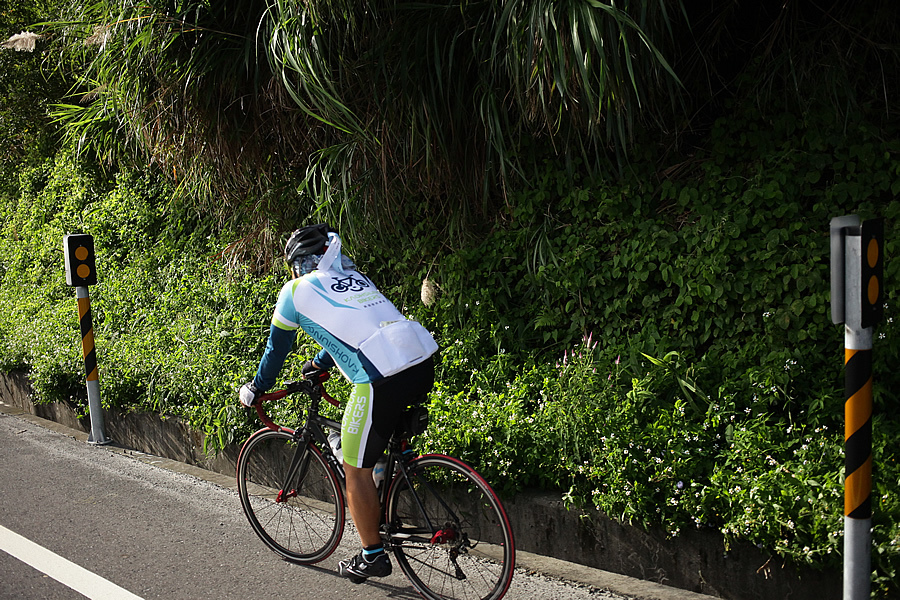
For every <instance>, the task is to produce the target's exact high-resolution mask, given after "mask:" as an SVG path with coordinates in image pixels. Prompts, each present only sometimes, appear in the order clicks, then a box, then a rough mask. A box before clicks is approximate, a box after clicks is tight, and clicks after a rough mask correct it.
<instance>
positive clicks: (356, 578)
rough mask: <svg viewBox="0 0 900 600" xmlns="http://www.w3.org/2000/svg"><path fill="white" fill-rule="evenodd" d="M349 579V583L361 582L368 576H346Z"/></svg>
mask: <svg viewBox="0 0 900 600" xmlns="http://www.w3.org/2000/svg"><path fill="white" fill-rule="evenodd" d="M347 579H349V580H350V583H357V584H359V583H363V582H364V581H365V580H366V579H368V577H347Z"/></svg>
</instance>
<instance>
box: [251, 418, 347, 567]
mask: <svg viewBox="0 0 900 600" xmlns="http://www.w3.org/2000/svg"><path fill="white" fill-rule="evenodd" d="M296 451H297V441H296V440H295V439H294V436H293V435H292V434H291V433H288V432H285V431H274V430H271V429H263V430H260V431H258V432H256V433H255V434H253V435H252V436H250V438H249V439H248V440H247V441H246V442H245V443H244V447H243V448H241V453H240V455H239V457H238V464H237V484H238V494H239V495H240V498H241V507H242V508H243V509H244V514H245V515H246V516H247V520H249V521H250V525H251V526H252V527H253V530H254V531H255V532H256V535H258V536H259V538H260V539H261V540H262V541H263V542H264V543H265V544H266V546H268V547H269V548H270V549H271V550H273V551H274V552H276V553H277V554H279V555H281V556H282V557H284V558H286V559H288V560H290V561H293V562H296V563H299V564H307V565H308V564H314V563H317V562H319V561H321V560H324V559H325V558H327V557H328V556H329V555H331V553H332V552H334V550H335V549H336V548H337V546H338V544H339V543H340V541H341V536H342V535H343V533H344V517H345V512H344V511H345V509H344V495H343V492H342V490H341V485H340V483H339V482H338V478H337V475H336V474H335V473H334V471H332V470H331V468H330V467H329V466H328V464H327V463H326V462H325V459H324V458H323V457H322V453H321V451H320V450H319V449H318V448H317V447H316V446H315V445H314V444H313V443H312V442H310V443H308V444H307V445H306V449H305V451H304V453H303V454H302V455H300V456H297V458H298V459H299V460H300V462H301V465H302V467H303V468H302V469H295V474H294V475H293V477H292V481H291V482H290V484H289V485H284V486H283V485H282V483H281V482H282V480H283V479H284V478H285V477H286V476H287V473H288V471H289V468H290V465H291V460H292V458H294V457H295V455H296ZM301 471H303V472H302V473H301ZM285 489H287V492H285V491H284V490H285Z"/></svg>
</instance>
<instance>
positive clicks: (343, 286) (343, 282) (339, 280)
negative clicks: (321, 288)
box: [331, 275, 369, 293]
mask: <svg viewBox="0 0 900 600" xmlns="http://www.w3.org/2000/svg"><path fill="white" fill-rule="evenodd" d="M332 279H334V281H335V282H336V283H333V284H331V289H332V291H335V292H338V293H343V292H361V291H363V290H364V289H366V288H367V287H369V282H368V281H366V280H365V279H356V278H355V277H353V275H347V276H346V277H332Z"/></svg>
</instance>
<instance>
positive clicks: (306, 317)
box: [239, 223, 437, 582]
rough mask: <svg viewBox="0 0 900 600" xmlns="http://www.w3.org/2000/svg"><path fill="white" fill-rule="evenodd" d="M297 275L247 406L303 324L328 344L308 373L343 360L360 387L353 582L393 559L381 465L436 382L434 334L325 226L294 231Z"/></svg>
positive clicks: (350, 499) (350, 448)
mask: <svg viewBox="0 0 900 600" xmlns="http://www.w3.org/2000/svg"><path fill="white" fill-rule="evenodd" d="M284 258H285V261H286V262H287V264H288V267H289V268H290V270H291V280H290V281H288V282H287V283H286V284H285V285H284V287H283V288H282V289H281V293H280V294H279V296H278V302H277V304H276V305H275V313H274V316H273V317H272V325H271V328H270V332H269V340H268V343H267V344H266V350H265V353H264V354H263V357H262V359H261V360H260V363H259V368H258V370H257V372H256V376H255V377H254V378H253V380H252V381H249V382H247V383H245V384H244V385H243V386H242V387H241V389H240V392H239V395H240V399H241V402H242V403H243V404H244V405H245V406H248V407H249V406H253V404H254V403H255V402H256V400H257V399H258V398H259V396H260V395H261V394H262V393H264V392H265V391H266V390H268V389H270V388H271V387H272V386H273V385H274V384H275V379H276V378H277V376H278V373H279V372H280V370H281V367H282V366H283V365H284V361H285V358H286V357H287V355H288V353H289V352H290V350H291V347H292V346H293V342H294V339H295V337H296V334H297V329H298V328H300V329H303V331H305V332H306V333H308V334H309V335H310V336H312V338H313V339H315V340H316V342H318V343H319V344H320V345H321V346H322V350H321V351H320V352H319V353H318V354H317V355H316V357H315V358H314V359H312V360H311V361H307V362H306V363H305V364H304V365H303V367H302V369H301V371H302V373H303V374H304V376H306V377H311V376H313V375H315V374H317V373H319V372H321V371H326V370H328V369H330V368H332V367H334V366H336V367H337V368H338V369H339V370H340V371H341V373H342V374H343V375H344V376H345V377H346V378H347V379H349V380H350V382H351V383H352V384H353V386H352V390H351V394H350V399H349V401H348V402H347V406H346V408H345V409H344V415H343V419H342V422H341V449H342V451H343V455H344V472H345V475H346V481H347V504H348V506H349V508H350V516H351V517H352V518H353V522H354V523H355V524H356V528H357V531H358V532H359V537H360V541H361V542H362V546H363V549H362V551H361V552H360V553H359V554H357V555H355V556H353V557H352V558H350V559H348V560H343V561H341V562H340V563H339V571H340V574H341V575H342V576H344V577H349V578H351V579H353V580H354V581H357V582H359V581H362V580H363V579H365V578H368V577H372V576H374V577H384V576H386V575H389V574H390V573H391V570H392V568H391V561H390V559H389V558H388V556H387V554H386V553H385V552H384V547H383V545H382V542H381V534H380V532H379V526H380V523H381V518H380V514H381V511H380V505H379V501H378V493H377V489H376V487H375V483H374V481H373V479H372V469H373V467H374V466H375V463H376V462H377V461H378V458H379V457H380V456H381V455H382V453H383V452H384V450H385V448H386V447H387V442H388V440H389V439H390V437H391V433H392V432H393V428H394V425H395V424H396V422H397V420H398V418H399V415H400V413H401V411H402V410H403V409H404V408H405V407H407V406H409V405H411V404H414V403H415V402H418V401H420V400H421V399H422V398H423V396H424V395H425V394H427V393H428V392H429V391H430V390H431V387H432V385H433V384H434V365H433V359H432V355H433V354H434V353H435V352H436V351H437V344H436V343H435V341H434V339H433V338H432V337H431V335H430V334H429V333H428V331H427V330H426V329H425V328H424V327H422V325H420V324H419V323H417V322H415V321H410V320H407V319H406V318H405V317H404V316H403V315H402V314H400V312H399V311H398V310H397V308H396V307H395V306H394V305H393V304H392V303H391V302H390V301H389V300H388V299H387V298H385V297H384V296H383V295H382V294H381V293H380V292H379V291H378V290H377V289H376V287H375V285H374V284H373V283H372V282H371V280H369V278H368V277H366V276H365V275H363V274H362V273H359V272H358V271H357V270H356V267H355V265H354V264H353V262H352V261H351V260H350V259H349V258H347V256H345V255H344V254H342V253H341V239H340V237H339V236H338V234H337V232H335V231H334V230H332V229H330V228H329V227H328V226H327V225H326V224H324V223H323V224H318V225H311V226H308V227H303V228H301V229H298V230H296V231H294V232H293V234H291V236H290V238H289V239H288V242H287V245H286V246H285V249H284Z"/></svg>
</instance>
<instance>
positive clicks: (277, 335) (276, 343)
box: [253, 323, 297, 392]
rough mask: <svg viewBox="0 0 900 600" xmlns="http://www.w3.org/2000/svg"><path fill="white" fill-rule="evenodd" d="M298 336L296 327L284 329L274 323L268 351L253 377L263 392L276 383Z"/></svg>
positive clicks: (270, 332)
mask: <svg viewBox="0 0 900 600" xmlns="http://www.w3.org/2000/svg"><path fill="white" fill-rule="evenodd" d="M296 337H297V330H296V329H291V330H287V329H282V328H280V327H278V326H276V325H275V324H274V323H273V324H272V327H271V329H270V330H269V341H268V342H267V343H266V351H265V353H264V354H263V357H262V360H260V361H259V369H257V371H256V377H254V378H253V384H254V385H255V386H256V389H258V390H259V391H261V392H265V391H266V390H268V389H270V388H271V387H272V386H273V385H275V380H276V379H277V378H278V373H280V372H281V367H283V366H284V361H285V359H286V358H287V355H288V354H289V353H290V351H291V348H292V347H293V346H294V338H296Z"/></svg>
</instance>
